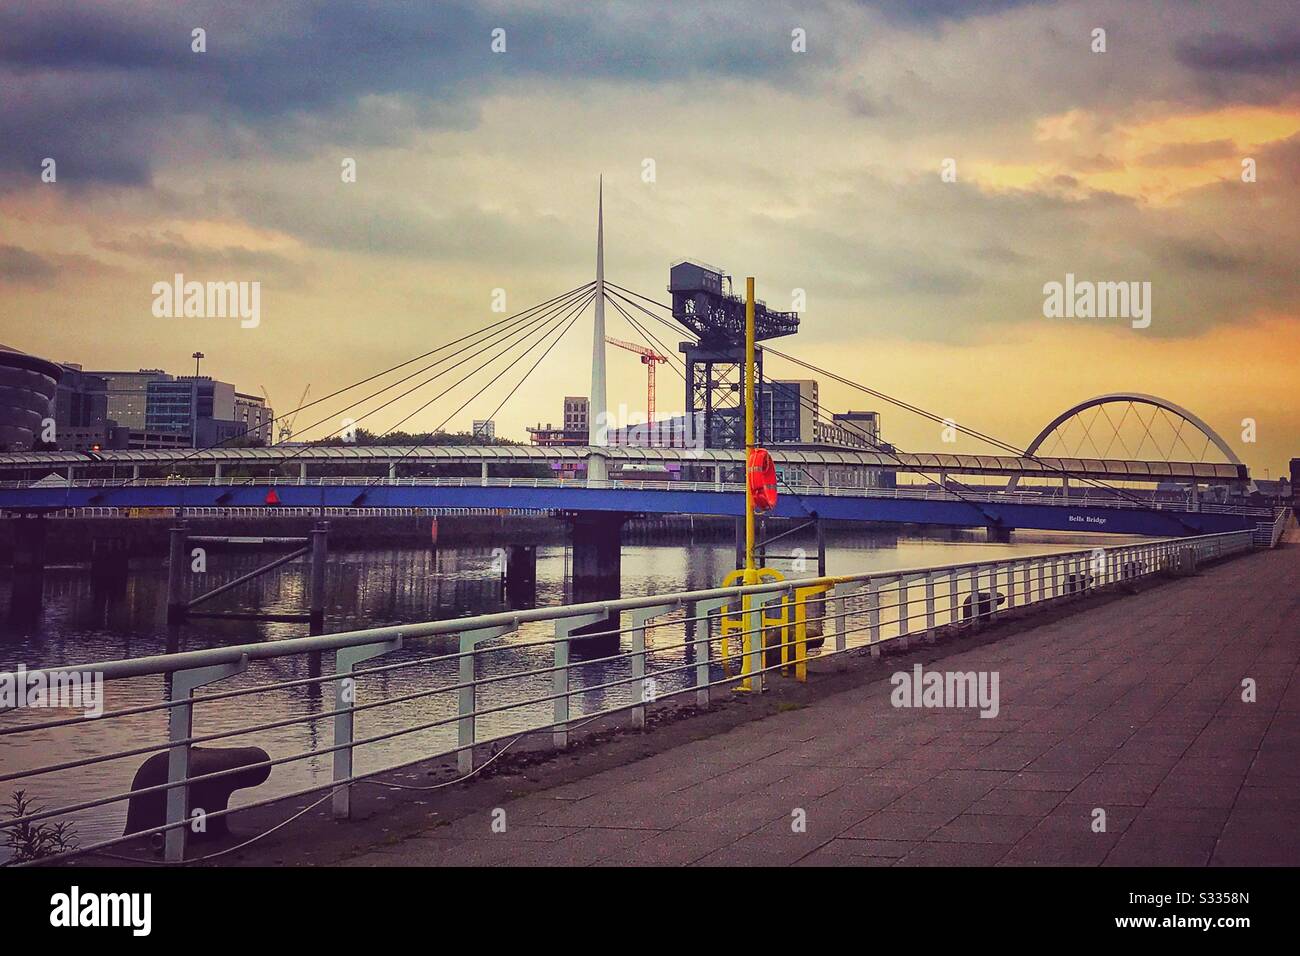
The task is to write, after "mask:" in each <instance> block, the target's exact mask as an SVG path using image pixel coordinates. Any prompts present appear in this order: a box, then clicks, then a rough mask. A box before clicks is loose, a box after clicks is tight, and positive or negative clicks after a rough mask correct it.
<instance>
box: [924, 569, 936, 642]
mask: <svg viewBox="0 0 1300 956" xmlns="http://www.w3.org/2000/svg"><path fill="white" fill-rule="evenodd" d="M934 630H935V626H934V572H933V571H929V572H926V575H925V639H926V641H927V643H930V644H933V643H934V641H935V637H936V635H935V633H934Z"/></svg>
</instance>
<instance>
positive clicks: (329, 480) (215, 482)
mask: <svg viewBox="0 0 1300 956" xmlns="http://www.w3.org/2000/svg"><path fill="white" fill-rule="evenodd" d="M358 485H374V486H378V487H394V488H419V487H429V488H591V489H602V490H615V491H679V492H721V493H725V494H728V495H735V494H737V493H741V492H743V491H744V489H745V486H744V485H743V484H740V483H735V482H718V481H675V480H662V479H628V478H615V479H608V480H604V481H588V480H586V479H581V478H481V477H478V478H474V477H450V478H416V477H408V478H402V477H395V478H378V477H366V476H353V477H314V478H313V477H306V478H304V477H265V476H264V477H254V478H239V477H227V476H222V477H220V478H140V479H134V480H131V481H129V482H128V481H127V480H126V479H120V478H119V479H113V478H78V479H73V480H72V481H71V482H63V481H60V482H58V483H54V484H48V483H47V484H33V483H31V482H16V481H5V482H0V488H5V489H31V488H50V489H59V488H64V487H68V488H128V487H129V488H176V487H182V488H184V487H238V486H253V487H277V488H284V487H289V486H307V487H340V486H346V487H355V486H358ZM782 490H783V491H786V492H787V493H794V494H801V495H826V496H830V497H850V498H894V499H899V498H901V499H907V500H920V501H977V502H981V503H988V504H1032V505H1059V506H1061V507H1066V508H1087V507H1096V508H1129V509H1139V510H1144V511H1151V510H1155V511H1205V512H1214V513H1218V514H1245V515H1271V514H1272V512H1271V511H1270V510H1269V509H1267V508H1252V507H1246V506H1241V505H1220V504H1214V503H1211V502H1199V503H1194V502H1193V501H1191V500H1190V499H1189V498H1187V497H1178V498H1174V499H1163V498H1154V497H1153V498H1150V499H1142V500H1134V499H1133V498H1130V497H1123V496H1119V495H1107V494H1096V493H1086V492H1085V493H1084V494H1062V493H1061V491H1060V489H1056V488H1048V489H1044V491H1042V492H1029V491H1015V492H1006V491H975V490H970V491H967V490H963V491H962V492H961V493H960V494H958V493H956V492H952V491H949V490H947V489H944V488H940V487H939V486H937V485H924V486H919V487H909V486H906V485H904V486H900V487H894V488H863V487H859V486H854V485H795V486H786V487H783V488H782Z"/></svg>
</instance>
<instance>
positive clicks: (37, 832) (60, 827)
mask: <svg viewBox="0 0 1300 956" xmlns="http://www.w3.org/2000/svg"><path fill="white" fill-rule="evenodd" d="M43 809H44V807H38V806H36V805H35V804H34V803H32V801H31V800H30V799H29V798H28V796H27V791H26V790H15V791H14V792H13V793H12V794H11V795H10V797H9V803H8V805H6V806H5V808H4V810H5V813H6V814H7V815H8V817H9V819H11V820H17V819H20V818H21V817H25V816H29V815H31V814H33V813H40V812H41V811H42V810H43ZM4 835H5V842H4V846H5V849H7V850H9V851H10V857H9V859H8V860H7V861H6V862H5V863H4V864H0V865H4V866H8V865H10V864H13V863H29V862H31V861H32V860H40V859H43V858H45V857H47V856H54V855H56V854H59V853H66V852H68V851H69V850H75V849H76V848H77V838H76V836H75V835H74V834H73V832H72V827H71V825H69V824H67V823H32V822H30V821H29V822H25V823H20V824H18V825H17V826H15V827H6V828H5V831H4Z"/></svg>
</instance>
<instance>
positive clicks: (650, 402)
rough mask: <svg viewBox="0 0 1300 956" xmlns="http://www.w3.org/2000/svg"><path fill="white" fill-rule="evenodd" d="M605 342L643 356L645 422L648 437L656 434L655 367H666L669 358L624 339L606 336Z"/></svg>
mask: <svg viewBox="0 0 1300 956" xmlns="http://www.w3.org/2000/svg"><path fill="white" fill-rule="evenodd" d="M605 341H606V342H608V343H609V344H610V345H617V346H618V347H619V348H621V349H627V351H629V352H635V353H636V354H637V355H639V356H641V364H642V365H644V366H645V376H646V385H645V421H646V435H647V436H649V435H653V434H654V424H655V366H656V365H664V364H666V363H667V361H668V356H666V355H660V354H659V353H658V352H656V351H655V350H654V349H649V348H646V347H645V346H644V345H636V344H635V343H632V342H624V341H623V340H622V339H616V338H612V337H611V336H608V335H607V336H605Z"/></svg>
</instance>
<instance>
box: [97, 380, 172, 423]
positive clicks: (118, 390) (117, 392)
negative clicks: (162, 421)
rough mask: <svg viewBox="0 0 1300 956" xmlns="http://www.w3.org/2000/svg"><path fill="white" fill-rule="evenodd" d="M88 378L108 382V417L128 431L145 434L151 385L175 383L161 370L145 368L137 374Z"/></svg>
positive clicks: (106, 414)
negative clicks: (161, 382) (153, 383)
mask: <svg viewBox="0 0 1300 956" xmlns="http://www.w3.org/2000/svg"><path fill="white" fill-rule="evenodd" d="M86 374H87V375H96V376H98V377H99V378H102V379H103V380H104V391H105V394H106V396H107V399H108V408H107V411H106V413H105V417H106V418H108V419H111V420H112V421H115V422H117V424H118V425H121V426H122V427H124V428H130V429H134V430H137V431H141V432H143V431H144V430H145V427H146V421H145V413H146V403H147V398H148V388H149V383H150V382H156V381H164V382H170V381H172V376H170V375H168V374H167V373H166V372H164V371H163V370H162V369H157V368H142V369H140V370H139V371H136V372H114V371H90V372H87V373H86Z"/></svg>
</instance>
